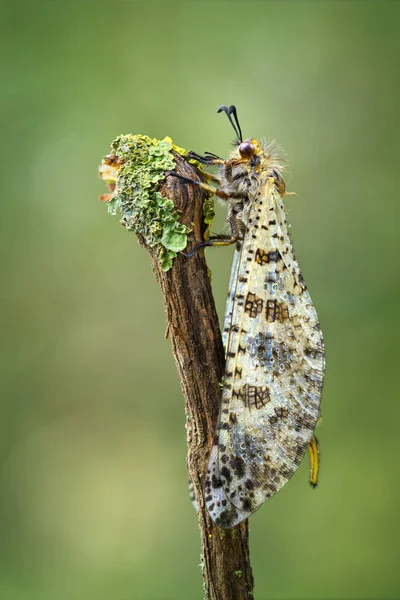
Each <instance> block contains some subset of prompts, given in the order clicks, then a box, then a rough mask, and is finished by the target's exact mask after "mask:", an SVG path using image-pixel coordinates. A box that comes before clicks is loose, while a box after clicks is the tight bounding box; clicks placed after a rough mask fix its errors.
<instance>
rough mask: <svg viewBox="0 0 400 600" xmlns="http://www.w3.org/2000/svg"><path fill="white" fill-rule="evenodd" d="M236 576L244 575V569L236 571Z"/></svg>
mask: <svg viewBox="0 0 400 600" xmlns="http://www.w3.org/2000/svg"><path fill="white" fill-rule="evenodd" d="M235 575H236V577H243V571H235Z"/></svg>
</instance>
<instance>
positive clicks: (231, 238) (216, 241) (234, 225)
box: [181, 214, 239, 258]
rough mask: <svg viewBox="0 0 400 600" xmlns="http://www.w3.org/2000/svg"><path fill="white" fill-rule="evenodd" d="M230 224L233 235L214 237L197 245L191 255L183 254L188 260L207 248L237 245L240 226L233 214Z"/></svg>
mask: <svg viewBox="0 0 400 600" xmlns="http://www.w3.org/2000/svg"><path fill="white" fill-rule="evenodd" d="M229 224H230V226H231V232H232V233H231V235H223V234H221V235H214V236H212V237H210V239H209V240H207V241H206V242H199V243H198V244H196V246H195V247H194V248H193V250H191V251H190V252H189V254H184V253H183V252H182V253H181V254H183V255H184V256H186V258H191V257H192V256H193V255H194V254H196V252H197V250H199V249H200V248H205V247H207V246H231V245H232V244H236V242H237V241H238V240H239V226H238V221H237V217H236V215H235V214H232V215H231V216H230V217H229Z"/></svg>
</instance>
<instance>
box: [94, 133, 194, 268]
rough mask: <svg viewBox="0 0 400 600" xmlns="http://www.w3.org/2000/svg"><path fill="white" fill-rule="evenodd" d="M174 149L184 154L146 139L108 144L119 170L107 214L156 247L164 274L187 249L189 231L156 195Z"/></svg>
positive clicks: (124, 138) (167, 143) (169, 205)
mask: <svg viewBox="0 0 400 600" xmlns="http://www.w3.org/2000/svg"><path fill="white" fill-rule="evenodd" d="M173 149H176V150H177V151H179V153H180V154H183V155H184V153H185V150H183V149H181V148H179V149H177V148H176V147H174V146H173V144H172V141H171V139H170V138H165V139H164V140H156V139H152V138H149V137H148V136H146V135H132V134H128V135H120V136H118V137H117V138H116V139H115V140H114V141H113V142H112V144H111V151H112V155H111V156H113V157H117V161H118V167H117V168H116V179H115V189H114V190H113V192H112V194H111V196H110V199H109V201H108V210H109V212H110V213H111V214H115V213H116V212H117V210H118V211H119V212H120V213H121V215H122V219H121V222H122V224H123V225H124V226H125V227H126V228H127V229H129V230H131V231H134V232H135V233H137V234H140V235H141V236H143V239H144V240H145V242H146V244H147V245H148V246H150V247H158V257H159V261H160V265H161V269H162V270H163V271H168V269H170V267H171V266H172V261H173V259H174V258H175V256H176V254H177V252H179V251H181V250H183V249H184V248H185V247H186V241H187V239H186V234H187V233H188V232H189V231H190V230H189V229H188V228H187V227H186V226H185V225H183V224H182V223H180V221H179V216H178V213H177V211H176V209H175V206H174V203H173V202H172V200H169V199H168V198H164V197H163V196H162V195H161V193H160V192H159V187H160V183H161V182H162V180H163V179H164V178H165V174H166V172H167V171H170V170H173V169H174V168H175V161H174V158H173V155H172V154H171V150H173ZM103 163H104V161H103ZM100 174H101V172H100Z"/></svg>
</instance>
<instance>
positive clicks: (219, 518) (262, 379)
mask: <svg viewBox="0 0 400 600" xmlns="http://www.w3.org/2000/svg"><path fill="white" fill-rule="evenodd" d="M228 307H229V301H228ZM231 308H232V311H231V312H232V316H231V322H230V326H229V332H227V350H226V372H225V381H224V389H223V397H222V404H221V409H220V413H219V417H218V423H217V429H216V433H215V439H214V444H213V448H212V451H211V455H210V459H209V465H208V470H207V475H206V481H205V492H206V503H207V508H208V511H209V513H210V515H211V517H212V519H213V520H214V521H215V522H216V523H217V525H219V526H220V527H224V528H227V527H233V526H234V525H236V524H237V523H239V522H240V521H242V520H243V519H245V518H247V517H248V516H249V515H251V514H252V513H253V512H254V511H255V510H257V508H259V507H260V506H261V504H263V503H264V502H265V501H266V500H267V499H268V498H270V497H271V496H272V495H273V494H275V493H276V492H277V491H278V490H280V489H281V487H282V486H283V485H284V484H285V483H286V482H287V481H288V480H289V478H290V477H291V476H292V475H293V473H294V472H295V470H296V469H297V467H298V466H299V464H300V462H301V460H302V458H303V456H304V454H305V452H306V450H307V446H308V444H309V441H310V439H311V436H312V434H313V431H314V428H315V426H316V423H317V419H318V413H319V403H320V398H321V392H322V382H323V374H324V366H325V360H324V348H323V339H322V334H321V330H320V327H319V323H318V317H317V313H316V311H315V308H314V306H313V304H312V302H311V298H310V295H309V293H308V291H307V289H306V287H305V284H304V280H303V278H302V276H301V273H300V269H299V265H298V264H297V261H296V259H295V256H294V253H293V247H292V244H291V241H290V238H289V234H288V229H287V222H286V216H285V208H284V205H283V201H282V198H281V196H280V195H279V193H278V190H277V189H276V187H275V185H274V183H272V179H268V180H267V181H266V182H265V183H264V184H263V185H262V186H261V188H260V190H259V192H258V193H257V195H256V196H255V197H254V198H253V199H252V206H251V209H250V213H249V216H248V221H247V231H246V234H245V236H244V241H243V244H242V247H241V250H240V255H239V256H238V270H237V280H236V284H235V286H234V297H233V296H232V305H231ZM228 313H229V308H228V311H227V317H226V318H227V319H228V317H229V314H228Z"/></svg>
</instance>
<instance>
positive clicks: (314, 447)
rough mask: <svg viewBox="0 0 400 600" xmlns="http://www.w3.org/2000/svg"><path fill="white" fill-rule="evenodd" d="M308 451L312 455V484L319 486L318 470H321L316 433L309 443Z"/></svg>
mask: <svg viewBox="0 0 400 600" xmlns="http://www.w3.org/2000/svg"><path fill="white" fill-rule="evenodd" d="M308 453H309V455H310V485H312V487H314V488H315V487H317V484H318V471H319V444H318V440H317V438H316V437H315V435H313V436H312V438H311V440H310V443H309V445H308Z"/></svg>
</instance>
